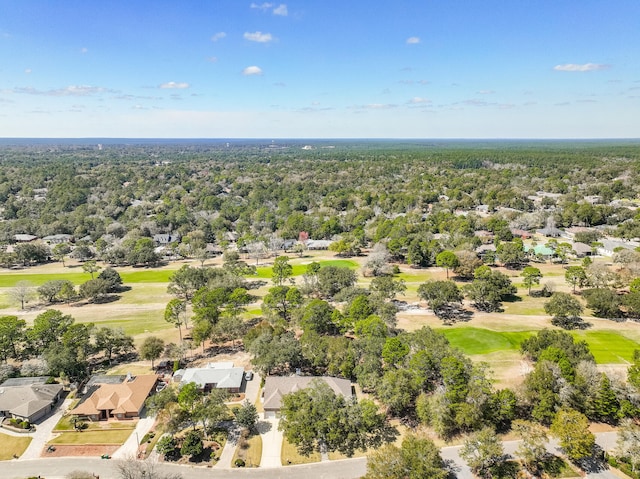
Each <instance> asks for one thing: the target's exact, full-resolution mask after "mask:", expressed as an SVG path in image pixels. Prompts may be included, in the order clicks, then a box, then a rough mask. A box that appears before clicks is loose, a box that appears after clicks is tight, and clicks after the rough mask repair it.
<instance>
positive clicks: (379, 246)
mask: <svg viewBox="0 0 640 479" xmlns="http://www.w3.org/2000/svg"><path fill="white" fill-rule="evenodd" d="M389 259H390V256H389V251H388V250H387V247H386V246H385V245H384V244H383V243H376V244H375V245H374V246H373V249H372V250H371V252H370V253H369V257H368V258H367V261H366V262H365V263H364V266H363V270H364V274H365V276H367V275H368V274H371V276H374V277H379V276H386V275H388V274H391V267H390V266H389Z"/></svg>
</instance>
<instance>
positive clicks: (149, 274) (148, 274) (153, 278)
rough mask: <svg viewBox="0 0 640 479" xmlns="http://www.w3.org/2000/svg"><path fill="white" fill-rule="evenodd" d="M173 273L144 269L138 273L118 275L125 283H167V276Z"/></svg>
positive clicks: (163, 270)
mask: <svg viewBox="0 0 640 479" xmlns="http://www.w3.org/2000/svg"><path fill="white" fill-rule="evenodd" d="M173 273H175V271H172V270H168V269H161V270H157V269H144V270H140V271H129V272H122V273H120V277H121V278H122V282H123V283H125V284H127V283H130V284H131V283H168V282H169V276H171V275H172V274H173Z"/></svg>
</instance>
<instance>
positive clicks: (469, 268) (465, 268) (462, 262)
mask: <svg viewBox="0 0 640 479" xmlns="http://www.w3.org/2000/svg"><path fill="white" fill-rule="evenodd" d="M456 256H457V257H458V266H456V267H455V268H454V269H453V272H454V273H455V274H456V275H457V276H458V277H459V278H461V279H473V273H474V271H475V270H476V269H477V268H479V267H480V266H482V260H481V259H480V258H478V255H477V254H476V253H475V251H467V250H463V251H457V252H456Z"/></svg>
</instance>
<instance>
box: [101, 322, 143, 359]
mask: <svg viewBox="0 0 640 479" xmlns="http://www.w3.org/2000/svg"><path fill="white" fill-rule="evenodd" d="M95 348H96V351H104V355H105V356H106V358H107V361H109V364H111V357H112V356H113V355H116V356H119V355H121V354H126V353H128V352H130V351H133V350H134V347H133V337H131V336H129V335H127V334H125V332H124V330H123V329H122V328H108V327H104V326H103V327H101V328H99V329H98V330H97V331H96V336H95Z"/></svg>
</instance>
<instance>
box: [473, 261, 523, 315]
mask: <svg viewBox="0 0 640 479" xmlns="http://www.w3.org/2000/svg"><path fill="white" fill-rule="evenodd" d="M474 276H475V279H474V280H473V281H472V282H471V283H470V284H466V285H464V287H463V292H464V294H465V295H466V296H467V297H469V299H471V300H472V301H473V303H474V306H475V307H476V308H478V309H479V310H481V311H489V312H491V311H496V310H497V309H499V308H500V305H501V303H502V301H504V300H505V299H507V298H508V297H509V296H511V295H513V294H515V293H516V291H517V289H516V287H515V286H514V285H513V284H511V280H510V279H509V277H508V276H507V275H506V274H504V273H501V272H500V271H492V270H491V268H489V267H488V266H481V267H480V268H478V269H477V270H476V272H475V273H474Z"/></svg>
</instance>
